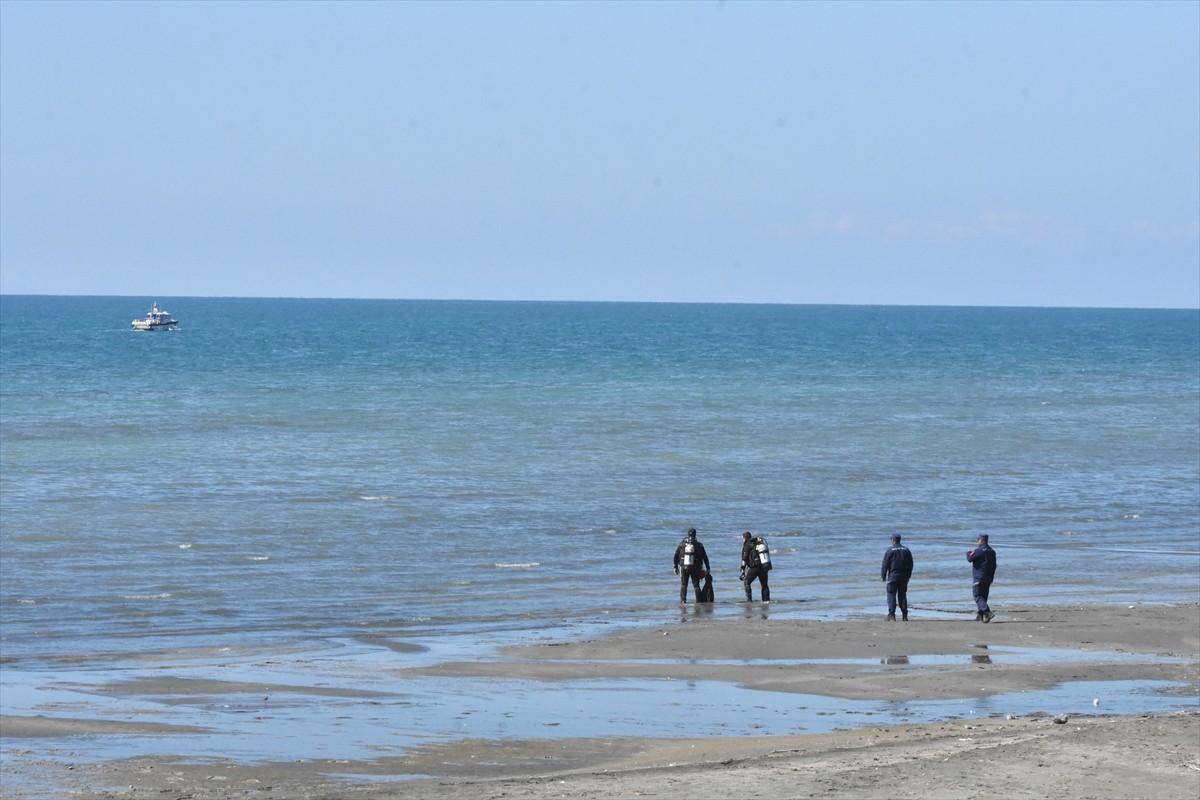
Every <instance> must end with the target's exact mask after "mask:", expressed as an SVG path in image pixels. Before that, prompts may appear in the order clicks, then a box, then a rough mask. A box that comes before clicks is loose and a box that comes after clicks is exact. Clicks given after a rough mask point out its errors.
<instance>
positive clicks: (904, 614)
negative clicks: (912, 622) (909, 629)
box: [900, 611, 908, 622]
mask: <svg viewBox="0 0 1200 800" xmlns="http://www.w3.org/2000/svg"><path fill="white" fill-rule="evenodd" d="M900 619H902V620H903V621H905V622H908V612H907V611H905V612H904V613H903V614H901V615H900Z"/></svg>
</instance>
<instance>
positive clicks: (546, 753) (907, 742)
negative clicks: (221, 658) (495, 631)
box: [0, 605, 1200, 800]
mask: <svg viewBox="0 0 1200 800" xmlns="http://www.w3.org/2000/svg"><path fill="white" fill-rule="evenodd" d="M992 652H995V653H997V654H1004V655H1003V656H1002V657H996V658H991V657H990V656H989V655H988V654H989V653H992ZM1070 652H1075V653H1078V654H1082V655H1077V656H1074V657H1062V656H1061V655H1059V654H1062V653H1070ZM1012 653H1017V654H1019V657H1016V658H1013V657H1011V654H1012ZM1039 653H1041V654H1046V657H1045V658H1040V657H1038V654H1039ZM1089 654H1096V657H1095V658H1092V657H1089ZM935 656H941V657H945V658H933V657H935ZM981 656H982V657H981ZM926 657H929V658H928V659H927V658H926ZM906 660H907V663H906ZM884 667H886V668H884ZM396 672H397V674H399V675H403V674H406V673H414V674H436V675H440V676H442V677H445V678H446V679H447V680H453V679H454V678H455V677H457V676H463V677H473V678H480V677H484V678H486V677H489V676H492V677H496V678H508V677H512V676H514V675H520V676H522V677H524V678H534V679H537V680H542V681H566V682H569V681H573V680H577V679H579V678H584V677H588V678H590V677H595V676H604V677H617V678H620V677H630V678H653V677H656V676H662V675H667V674H669V675H670V676H671V677H674V678H689V679H690V678H695V679H703V680H717V681H725V682H730V683H737V684H740V685H744V686H748V687H751V688H754V689H759V690H762V691H763V692H764V697H769V696H770V693H771V692H800V693H805V694H823V695H826V696H830V697H837V698H847V699H854V698H875V699H895V700H901V701H903V700H919V699H932V698H939V697H954V696H962V695H963V694H964V693H966V692H982V693H1000V692H1011V691H1022V690H1024V689H1036V688H1039V687H1043V686H1047V685H1053V684H1056V683H1062V682H1071V681H1103V680H1155V681H1169V682H1170V683H1171V685H1172V687H1173V688H1172V689H1171V691H1173V692H1175V693H1177V694H1178V695H1179V696H1180V698H1181V703H1182V706H1183V707H1184V708H1185V709H1190V710H1185V711H1182V712H1177V713H1169V714H1158V715H1144V714H1143V715H1133V716H1107V715H1105V714H1104V711H1105V706H1104V703H1103V702H1102V703H1101V704H1100V705H1099V706H1098V707H1097V708H1096V709H1095V711H1094V713H1087V714H1073V715H1071V716H1070V717H1069V718H1067V719H1065V720H1063V719H1062V718H1061V716H1060V717H1059V721H1056V720H1055V714H1054V713H1053V711H1054V710H1053V709H1047V711H1046V713H1030V714H1024V715H1020V716H1016V717H1014V718H1011V719H1010V718H1008V716H1007V715H1006V716H995V717H989V718H982V719H967V720H963V719H951V720H945V721H942V722H937V723H933V724H927V725H892V726H886V727H880V726H873V727H865V728H859V729H855V730H842V731H835V732H831V733H823V734H811V735H787V736H758V737H756V736H715V735H714V736H706V735H698V736H696V737H694V738H672V739H663V738H654V737H636V736H634V737H628V736H623V737H608V738H594V737H589V736H588V732H587V731H563V732H562V733H563V734H564V735H563V737H562V738H553V739H503V740H500V739H469V738H468V739H448V740H446V741H442V742H435V743H430V744H427V745H424V746H421V747H418V748H414V749H413V750H412V751H410V752H409V753H407V754H405V755H404V756H403V757H396V756H390V755H389V756H386V757H381V758H379V759H372V760H355V761H322V760H314V759H303V760H297V761H293V762H286V763H284V762H278V763H260V764H248V763H244V762H241V761H239V760H238V759H237V758H236V753H231V754H230V757H229V758H225V759H206V760H204V761H203V762H202V763H197V762H196V760H195V759H188V758H187V754H186V753H181V754H179V756H178V757H176V756H155V757H138V758H133V759H129V760H122V761H110V762H106V763H101V764H87V763H82V759H73V758H72V753H77V752H79V751H80V749H81V744H80V741H81V734H86V735H88V736H95V735H103V733H104V727H103V725H98V724H97V723H96V722H95V721H90V722H87V723H86V724H84V723H83V722H82V721H77V722H73V721H72V720H69V719H61V720H57V721H54V722H48V721H47V720H46V719H42V718H13V717H8V718H5V719H4V720H3V721H0V733H2V735H3V737H4V743H5V746H6V758H5V763H4V771H5V790H6V791H5V796H6V797H13V798H22V797H43V796H44V797H49V796H53V795H51V794H46V793H42V794H39V793H38V790H37V787H38V786H41V787H46V786H50V787H53V790H54V791H57V792H59V793H60V794H61V793H63V792H66V793H69V794H70V795H71V796H76V797H105V798H116V797H125V798H150V797H155V798H161V797H164V796H173V797H189V798H197V799H198V800H216V799H217V798H232V797H255V798H343V797H344V798H370V799H371V800H375V799H376V798H391V797H445V798H452V799H455V798H472V800H479V798H492V797H496V798H499V797H505V798H523V797H527V798H548V797H564V796H565V797H590V798H599V800H608V799H610V798H626V797H638V796H643V797H648V796H653V797H660V798H674V797H679V798H685V797H687V798H704V797H733V796H738V797H752V798H791V797H834V798H851V797H892V798H917V797H930V798H940V797H945V798H962V797H981V798H982V797H1045V796H1054V797H1058V798H1092V797H1096V798H1101V797H1111V798H1124V797H1132V798H1138V797H1145V798H1176V797H1178V798H1189V800H1194V798H1195V797H1196V796H1197V794H1198V792H1200V606H1197V605H1185V606H1155V605H1136V606H1133V607H1126V606H1120V607H1116V608H1109V607H1086V608H1075V607H1072V608H1066V607H1054V608H1028V609H1015V610H1007V609H1006V610H1004V611H1003V613H1001V614H1000V616H999V617H997V619H996V620H995V621H993V622H992V623H991V624H988V625H983V624H979V623H972V622H968V621H962V620H946V619H937V620H920V619H919V618H917V617H916V616H914V619H913V620H912V621H911V622H909V623H907V624H904V623H886V622H884V621H882V620H881V619H878V620H875V619H872V620H849V621H837V622H809V621H803V620H769V619H767V620H763V619H756V618H753V617H749V618H747V619H746V620H744V621H730V620H706V619H702V618H690V619H688V620H687V621H686V622H682V623H680V624H676V625H671V626H666V627H663V626H659V627H655V628H648V629H643V630H637V631H629V632H624V633H619V634H616V635H613V636H609V637H604V638H599V639H595V640H589V641H581V642H561V643H541V644H532V645H525V646H520V647H513V648H509V649H508V650H506V651H505V652H504V653H503V654H501V656H500V657H497V658H495V659H484V660H479V661H472V662H452V663H445V664H439V665H435V666H430V667H423V668H421V669H417V670H404V669H397V670H396ZM160 688H163V689H164V691H167V690H169V691H170V692H172V693H176V694H177V693H178V692H180V691H183V690H186V688H181V686H180V685H179V684H178V682H176V683H175V685H171V686H169V687H160ZM194 688H195V689H196V691H203V692H206V693H210V694H211V693H213V692H219V691H221V689H222V687H220V686H219V685H197V686H196V687H194ZM154 689H155V687H153V686H149V687H148V686H145V685H139V686H138V687H137V691H140V692H148V693H150V694H152V693H153V691H154ZM35 726H36V727H35ZM111 732H112V733H114V734H115V733H122V732H124V733H128V731H127V730H126V731H123V730H122V728H121V726H119V725H116V724H114V726H113V727H112V729H111ZM145 734H146V735H150V736H152V735H155V732H154V731H153V730H147V731H145ZM23 736H32V737H37V738H30V739H24V738H20V737H23ZM56 737H57V738H56ZM23 742H28V743H29V745H30V746H29V747H28V748H22V747H21V743H23Z"/></svg>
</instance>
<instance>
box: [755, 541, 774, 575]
mask: <svg viewBox="0 0 1200 800" xmlns="http://www.w3.org/2000/svg"><path fill="white" fill-rule="evenodd" d="M754 552H755V553H757V554H758V561H759V563H760V564H762V565H763V569H770V568H771V548H769V547H767V540H766V539H764V538H762V537H761V536H755V537H754Z"/></svg>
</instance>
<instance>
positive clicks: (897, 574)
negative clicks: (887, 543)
mask: <svg viewBox="0 0 1200 800" xmlns="http://www.w3.org/2000/svg"><path fill="white" fill-rule="evenodd" d="M912 571H913V557H912V553H911V552H909V550H908V548H907V547H905V546H904V545H902V544H900V534H898V533H895V534H892V546H891V547H889V548H888V549H887V551H886V552H884V554H883V567H882V568H881V569H880V572H879V577H880V579H881V580H882V581H883V582H884V583H886V584H887V604H888V615H887V618H888V622H895V621H896V602H897V601H899V603H900V619H902V620H904V621H905V622H908V579H909V578H911V577H912Z"/></svg>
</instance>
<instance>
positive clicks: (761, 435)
mask: <svg viewBox="0 0 1200 800" xmlns="http://www.w3.org/2000/svg"><path fill="white" fill-rule="evenodd" d="M154 300H157V301H158V302H159V305H160V307H162V308H164V309H166V310H168V311H170V312H171V313H172V314H173V315H174V316H175V317H176V318H177V319H179V320H180V323H181V324H180V329H179V330H178V331H175V332H161V333H139V332H134V331H132V330H131V329H130V324H129V323H130V320H131V319H132V318H133V317H135V316H141V315H143V314H144V313H145V312H146V310H147V309H148V308H149V307H150V304H151V302H152V301H154ZM0 367H2V372H0V550H2V553H0V554H2V558H0V655H2V656H3V658H4V659H5V660H6V662H7V663H10V664H26V665H31V664H34V663H36V662H43V661H51V662H53V661H56V660H60V659H68V658H69V659H70V660H71V661H72V662H73V663H78V662H80V661H83V662H88V661H98V662H109V661H113V660H116V661H120V660H121V659H123V658H126V657H131V656H135V655H137V654H145V653H147V652H152V651H181V650H187V649H189V648H195V649H202V648H208V647H213V646H217V645H220V646H230V647H247V648H253V647H259V646H267V647H280V646H287V645H292V644H295V645H300V646H309V645H311V644H312V643H314V642H316V643H320V642H325V641H330V642H332V641H336V640H340V639H345V638H354V637H361V636H364V635H371V636H374V635H380V636H383V635H386V636H389V637H395V638H399V639H414V640H422V641H426V642H429V641H437V640H439V639H443V638H444V639H447V640H449V639H454V638H456V637H461V638H463V639H464V640H466V641H469V642H472V643H474V644H475V645H478V646H484V645H487V644H489V643H494V642H496V641H500V640H503V639H505V638H506V637H512V636H517V635H520V634H522V633H525V632H530V631H538V632H541V633H551V634H552V633H553V632H555V631H561V632H564V633H568V632H572V631H577V630H579V629H581V628H586V627H588V626H591V625H595V624H598V623H601V622H602V623H603V624H605V625H613V624H617V625H638V624H655V623H657V622H659V621H660V620H662V619H664V618H670V617H672V616H674V617H677V616H678V609H677V607H676V602H675V601H676V600H677V596H678V586H677V580H676V578H675V577H674V576H673V575H672V574H671V556H672V553H673V551H674V547H675V544H676V543H677V541H678V539H679V537H680V536H681V535H682V532H683V530H684V529H685V528H687V527H688V526H695V527H696V528H698V529H699V531H700V538H701V539H702V540H703V541H704V542H705V543H706V545H707V548H708V551H709V554H710V557H711V558H712V560H713V569H714V573H715V577H716V588H717V600H718V604H717V607H716V609H714V615H715V616H717V617H720V616H721V615H722V614H725V613H728V614H736V613H738V612H737V610H736V609H737V607H736V606H735V605H734V601H735V600H736V599H737V598H738V597H739V596H740V588H739V586H738V584H737V582H736V573H737V562H738V556H739V553H740V539H739V536H738V534H740V532H741V531H743V530H752V531H755V532H757V533H762V534H764V535H766V536H767V537H768V540H769V541H770V542H771V545H772V550H773V552H774V554H775V557H774V559H773V560H774V562H775V564H776V569H775V570H774V571H773V572H772V574H771V583H772V596H773V598H777V599H778V600H779V601H780V602H778V603H775V604H773V605H772V608H771V615H772V617H780V618H787V617H789V616H792V617H797V616H800V617H814V618H823V617H824V618H827V617H844V616H850V615H855V614H868V613H869V614H878V613H879V612H880V611H881V610H882V606H883V593H882V591H881V587H880V584H879V582H878V581H879V579H878V569H879V560H880V558H881V557H882V554H883V550H884V549H885V547H886V545H887V540H888V537H889V536H890V535H891V534H892V533H901V534H903V535H904V537H905V541H906V543H908V544H910V545H911V547H912V549H913V552H914V556H915V558H916V573H915V575H914V578H913V583H912V586H911V587H910V591H909V595H910V602H911V603H912V605H913V606H914V608H917V609H922V611H923V613H929V614H948V613H963V614H967V613H973V606H972V605H971V602H970V586H969V581H970V571H969V568H968V565H967V563H966V560H965V558H964V555H963V553H964V551H965V550H966V549H967V548H968V547H970V546H971V545H972V544H973V542H974V539H975V536H976V535H977V534H978V533H982V532H986V533H989V534H990V535H991V536H992V543H993V545H994V546H995V548H996V550H997V552H998V554H999V565H1000V567H999V573H998V576H997V582H996V585H995V587H994V589H993V595H992V600H993V606H994V607H995V608H997V609H998V610H1001V611H1002V610H1003V609H1004V608H1005V607H1006V606H1008V607H1010V608H1012V607H1015V606H1018V605H1030V604H1035V603H1044V602H1121V603H1125V602H1134V601H1142V602H1177V601H1190V602H1195V601H1197V600H1198V599H1200V313H1197V312H1195V311H1153V310H1092V309H1000V308H995V309H989V308H911V307H833V306H741V305H673V304H622V303H504V302H446V301H438V302H433V301H430V302H419V301H350V300H282V299H214V298H165V297H157V298H149V297H147V298H112V297H101V298H74V297H58V298H53V297H17V296H5V297H2V298H0Z"/></svg>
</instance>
